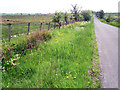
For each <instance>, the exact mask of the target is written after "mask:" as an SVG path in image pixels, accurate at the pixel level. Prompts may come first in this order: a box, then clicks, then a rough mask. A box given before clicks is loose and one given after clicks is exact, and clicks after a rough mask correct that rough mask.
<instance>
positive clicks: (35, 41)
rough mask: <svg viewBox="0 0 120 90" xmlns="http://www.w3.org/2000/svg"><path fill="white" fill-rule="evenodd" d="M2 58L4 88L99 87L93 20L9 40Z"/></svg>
mask: <svg viewBox="0 0 120 90" xmlns="http://www.w3.org/2000/svg"><path fill="white" fill-rule="evenodd" d="M7 19H8V18H7ZM9 19H10V17H9ZM31 21H32V20H31ZM36 22H37V21H36ZM14 24H18V23H14ZM16 30H18V29H16ZM20 30H21V29H19V30H18V31H20ZM31 30H33V29H31ZM36 30H38V29H37V28H36ZM19 33H20V32H19ZM38 37H39V38H38ZM3 56H4V57H3V60H4V62H3V72H2V86H3V87H4V88H7V87H8V88H9V87H11V88H93V87H94V88H98V87H100V86H101V84H100V77H99V73H100V69H99V66H98V65H99V61H98V49H97V44H96V40H95V34H94V22H93V18H92V19H91V21H89V22H85V21H82V22H75V23H73V24H69V25H66V26H64V27H62V28H61V29H55V30H50V31H47V32H43V31H42V32H36V33H34V34H33V35H32V34H31V35H28V36H26V35H25V36H24V35H23V36H21V35H20V36H19V37H12V39H11V41H10V42H5V43H4V42H3ZM8 58H10V60H11V61H8V60H9V59H8Z"/></svg>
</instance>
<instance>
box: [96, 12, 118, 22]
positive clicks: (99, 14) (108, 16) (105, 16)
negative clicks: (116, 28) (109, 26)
mask: <svg viewBox="0 0 120 90" xmlns="http://www.w3.org/2000/svg"><path fill="white" fill-rule="evenodd" d="M95 14H96V17H98V18H100V19H104V20H105V21H106V22H119V21H120V18H115V17H113V16H112V13H104V11H103V10H100V11H97V12H96V13H95ZM113 14H114V13H113Z"/></svg>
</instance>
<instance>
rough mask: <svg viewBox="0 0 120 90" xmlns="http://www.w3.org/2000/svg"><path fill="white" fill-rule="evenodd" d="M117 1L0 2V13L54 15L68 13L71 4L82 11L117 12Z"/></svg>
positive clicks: (37, 0) (47, 0) (15, 0)
mask: <svg viewBox="0 0 120 90" xmlns="http://www.w3.org/2000/svg"><path fill="white" fill-rule="evenodd" d="M118 1H119V0H1V1H0V13H54V12H55V11H62V12H65V11H67V12H68V11H69V10H70V9H71V8H72V6H71V4H73V5H74V4H78V6H79V7H82V10H85V9H89V10H94V11H99V10H101V9H102V10H104V11H105V12H118Z"/></svg>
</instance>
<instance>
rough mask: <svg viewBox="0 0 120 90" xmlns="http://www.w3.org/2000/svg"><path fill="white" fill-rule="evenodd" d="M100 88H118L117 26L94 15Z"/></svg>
mask: <svg viewBox="0 0 120 90" xmlns="http://www.w3.org/2000/svg"><path fill="white" fill-rule="evenodd" d="M94 24H95V35H96V39H97V44H98V50H99V62H100V68H101V73H102V77H101V84H102V88H118V28H117V27H114V26H111V25H108V24H104V23H102V22H100V21H99V20H98V19H97V18H96V17H94Z"/></svg>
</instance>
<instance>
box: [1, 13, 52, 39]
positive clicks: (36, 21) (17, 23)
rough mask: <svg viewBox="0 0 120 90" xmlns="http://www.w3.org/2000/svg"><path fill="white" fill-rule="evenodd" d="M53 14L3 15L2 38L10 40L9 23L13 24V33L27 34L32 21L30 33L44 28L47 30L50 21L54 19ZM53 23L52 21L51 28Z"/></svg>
mask: <svg viewBox="0 0 120 90" xmlns="http://www.w3.org/2000/svg"><path fill="white" fill-rule="evenodd" d="M52 17H53V15H52V14H48V15H3V16H2V38H3V39H4V40H6V39H7V40H8V24H9V23H10V24H11V35H12V36H13V37H14V35H15V36H16V35H19V34H20V35H21V34H27V32H28V23H29V22H30V23H31V24H30V33H31V32H33V31H37V30H40V23H43V25H42V29H43V30H47V28H48V23H49V22H51V21H52ZM52 27H53V23H51V28H52Z"/></svg>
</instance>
